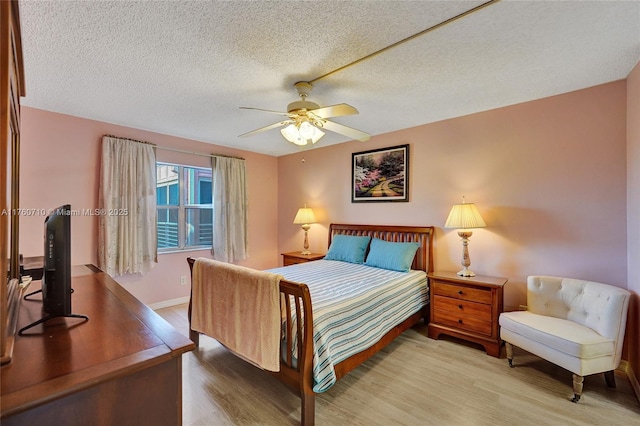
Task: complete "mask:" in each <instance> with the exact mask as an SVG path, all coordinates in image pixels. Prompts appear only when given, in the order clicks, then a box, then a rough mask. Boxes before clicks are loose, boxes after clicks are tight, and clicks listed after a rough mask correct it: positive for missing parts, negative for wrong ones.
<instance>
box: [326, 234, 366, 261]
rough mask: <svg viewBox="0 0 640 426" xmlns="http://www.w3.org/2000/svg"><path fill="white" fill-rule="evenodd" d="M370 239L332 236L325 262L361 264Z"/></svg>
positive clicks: (353, 236) (352, 236)
mask: <svg viewBox="0 0 640 426" xmlns="http://www.w3.org/2000/svg"><path fill="white" fill-rule="evenodd" d="M369 240H371V237H357V236H355V235H334V236H333V238H332V239H331V247H329V251H328V252H327V255H326V256H325V257H324V258H325V259H326V260H341V261H343V262H351V263H362V262H364V254H365V252H366V250H367V246H368V245H369Z"/></svg>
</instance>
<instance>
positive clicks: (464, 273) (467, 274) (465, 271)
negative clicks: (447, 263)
mask: <svg viewBox="0 0 640 426" xmlns="http://www.w3.org/2000/svg"><path fill="white" fill-rule="evenodd" d="M458 275H460V276H461V277H475V276H476V274H475V272H473V271H470V270H468V269H467V268H464V269H463V270H462V271H459V272H458Z"/></svg>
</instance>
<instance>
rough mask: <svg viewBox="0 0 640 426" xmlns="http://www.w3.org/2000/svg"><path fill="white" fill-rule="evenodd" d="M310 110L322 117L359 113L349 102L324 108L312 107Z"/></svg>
mask: <svg viewBox="0 0 640 426" xmlns="http://www.w3.org/2000/svg"><path fill="white" fill-rule="evenodd" d="M310 112H312V113H314V114H315V115H317V116H318V117H320V118H329V117H341V116H343V115H352V114H357V113H358V110H357V109H355V108H354V107H352V106H351V105H347V104H337V105H331V106H327V107H322V108H316V109H312V110H311V111H310Z"/></svg>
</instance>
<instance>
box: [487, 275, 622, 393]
mask: <svg viewBox="0 0 640 426" xmlns="http://www.w3.org/2000/svg"><path fill="white" fill-rule="evenodd" d="M629 298H630V293H629V292H628V291H627V290H624V289H621V288H618V287H614V286H611V285H607V284H601V283H596V282H591V281H583V280H577V279H571V278H560V277H547V276H530V277H528V279H527V310H526V311H515V312H505V313H502V314H501V315H500V319H499V322H500V327H501V329H500V337H501V338H502V340H504V341H505V344H506V349H507V359H508V361H509V366H510V367H513V346H512V345H515V346H517V347H519V348H522V349H524V350H525V351H527V352H530V353H532V354H534V355H537V356H539V357H540V358H543V359H546V360H547V361H550V362H552V363H554V364H556V365H558V366H560V367H562V368H564V369H566V370H569V371H571V372H572V373H573V393H574V396H573V398H572V401H573V402H578V401H579V400H580V396H581V395H582V383H583V380H584V376H587V375H590V374H596V373H605V379H606V382H607V385H608V386H609V387H615V376H614V373H613V371H614V370H615V369H616V368H617V367H618V366H619V365H620V357H621V354H622V343H623V340H624V330H625V326H626V322H627V309H628V307H629Z"/></svg>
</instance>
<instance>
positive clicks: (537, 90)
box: [20, 0, 640, 156]
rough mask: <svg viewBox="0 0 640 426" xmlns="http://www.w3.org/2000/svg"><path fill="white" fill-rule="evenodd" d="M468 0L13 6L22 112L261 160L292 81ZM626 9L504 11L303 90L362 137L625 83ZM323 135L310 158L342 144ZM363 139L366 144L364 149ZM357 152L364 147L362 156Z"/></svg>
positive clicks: (639, 24) (629, 52)
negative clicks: (348, 108)
mask: <svg viewBox="0 0 640 426" xmlns="http://www.w3.org/2000/svg"><path fill="white" fill-rule="evenodd" d="M482 3H483V2H479V1H370V0H369V1H304V2H302V1H297V2H294V1H268V2H267V1H225V2H223V1H93V2H88V1H60V0H57V1H41V0H37V1H20V14H21V20H22V32H23V49H24V64H25V79H26V89H27V96H26V97H25V98H24V99H23V105H27V106H31V107H34V108H40V109H44V110H48V111H55V112H60V113H64V114H70V115H74V116H79V117H85V118H90V119H95V120H100V121H105V122H109V123H115V124H119V125H123V126H129V127H134V128H138V129H144V130H150V131H154V132H158V133H163V134H168V135H174V136H179V137H184V138H188V139H194V140H199V141H204V142H209V143H213V144H218V145H224V146H231V147H235V148H239V149H244V150H248V151H254V152H259V153H264V154H269V155H275V156H279V155H285V154H288V153H292V152H297V151H298V150H299V148H298V147H297V146H295V145H293V144H291V143H288V142H286V141H285V140H284V139H283V138H282V136H281V135H280V132H279V131H278V130H277V129H276V130H270V131H268V132H264V133H261V134H258V135H254V136H251V137H247V138H239V137H238V135H240V134H242V133H245V132H248V131H250V130H253V129H256V128H258V127H262V126H266V125H269V124H272V123H274V122H277V121H278V120H279V119H280V117H279V116H277V115H274V114H269V113H265V112H259V111H252V110H240V109H239V107H240V106H249V107H257V108H264V109H269V110H277V111H286V106H287V104H288V103H289V102H292V101H295V100H298V99H299V98H298V97H297V94H296V92H295V90H294V88H293V84H294V83H295V82H296V81H299V80H306V81H308V80H313V79H315V78H317V77H319V76H322V75H324V74H325V73H327V72H330V71H332V70H335V69H337V68H339V67H341V66H343V65H345V64H349V63H351V62H353V61H355V60H357V59H359V58H361V57H364V56H366V55H369V54H370V53H372V52H375V51H377V50H379V49H382V48H384V47H386V46H388V45H391V44H393V43H395V42H397V41H399V40H402V39H404V38H406V37H408V36H411V35H412V34H415V33H418V32H420V31H422V30H424V29H426V28H428V27H431V26H433V25H435V24H437V23H439V22H442V21H444V20H446V19H448V18H451V17H453V16H455V15H457V14H459V13H462V12H464V11H466V10H469V9H471V8H473V7H475V6H477V5H479V4H482ZM638 60H640V1H508V0H503V1H501V2H497V3H495V4H493V5H490V6H488V7H486V8H484V9H482V10H480V11H478V12H475V13H473V14H471V15H469V16H467V17H465V18H463V19H460V20H457V21H455V22H453V23H451V24H449V25H446V26H443V27H441V28H439V29H437V30H435V31H432V32H429V33H428V34H426V35H423V36H421V37H418V38H415V39H412V40H411V41H409V42H407V43H404V44H401V45H400V46H397V47H394V48H393V49H390V50H388V51H385V52H383V53H382V54H380V55H377V56H375V57H373V58H371V59H368V60H366V61H363V62H360V63H358V64H356V65H353V66H351V67H348V68H347V69H344V70H342V71H339V72H337V73H335V74H332V75H330V76H328V77H326V78H322V79H320V80H318V81H317V82H315V83H314V89H313V92H312V93H311V95H310V96H309V100H311V101H314V102H316V103H318V104H320V105H321V106H327V105H333V104H337V103H343V102H344V103H348V104H350V105H353V106H354V107H356V108H357V109H358V110H359V111H360V114H359V115H352V116H348V117H340V118H336V119H335V120H334V121H336V122H339V123H341V124H344V125H347V126H350V127H354V128H356V129H359V130H362V131H365V132H368V133H370V134H372V135H378V134H382V133H387V132H391V131H394V130H398V129H403V128H408V127H414V126H418V125H422V124H426V123H430V122H434V121H438V120H443V119H447V118H451V117H457V116H461V115H465V114H471V113H474V112H478V111H483V110H488V109H492V108H497V107H501V106H506V105H511V104H515V103H520V102H524V101H528V100H532V99H538V98H542V97H547V96H551V95H555V94H560V93H565V92H569V91H573V90H577V89H581V88H585V87H590V86H594V85H598V84H602V83H606V82H610V81H614V80H619V79H624V78H626V76H627V75H628V74H629V72H630V71H631V69H632V68H633V66H634V65H635V64H636V63H637V62H638ZM347 140H348V139H347V138H345V137H343V136H340V135H337V134H333V133H329V132H327V135H326V136H325V137H324V138H323V139H321V140H320V141H319V142H318V143H317V144H316V145H315V147H316V148H320V147H322V146H327V145H330V144H336V143H341V142H346V141H347ZM363 144H366V142H364V143H363ZM363 146H365V145H363Z"/></svg>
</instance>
